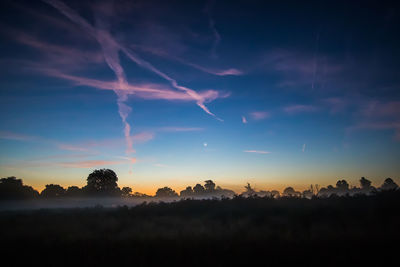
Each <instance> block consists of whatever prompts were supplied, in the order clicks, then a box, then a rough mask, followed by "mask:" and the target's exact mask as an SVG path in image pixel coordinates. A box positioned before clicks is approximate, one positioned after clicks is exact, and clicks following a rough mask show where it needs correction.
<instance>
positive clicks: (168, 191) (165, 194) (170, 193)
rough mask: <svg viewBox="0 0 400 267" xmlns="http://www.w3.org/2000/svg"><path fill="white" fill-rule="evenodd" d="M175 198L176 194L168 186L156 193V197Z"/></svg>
mask: <svg viewBox="0 0 400 267" xmlns="http://www.w3.org/2000/svg"><path fill="white" fill-rule="evenodd" d="M177 196H178V194H177V193H176V192H175V191H174V190H172V189H171V188H169V187H168V186H165V187H163V188H159V189H158V190H157V192H156V197H177Z"/></svg>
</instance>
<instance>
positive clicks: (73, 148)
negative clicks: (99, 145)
mask: <svg viewBox="0 0 400 267" xmlns="http://www.w3.org/2000/svg"><path fill="white" fill-rule="evenodd" d="M58 148H59V149H61V150H68V151H82V152H85V151H88V148H85V147H80V146H73V145H68V144H59V145H58Z"/></svg>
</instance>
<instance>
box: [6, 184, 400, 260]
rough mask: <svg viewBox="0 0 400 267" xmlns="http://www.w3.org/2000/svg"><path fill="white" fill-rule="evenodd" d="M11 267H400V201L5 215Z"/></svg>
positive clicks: (235, 203) (388, 195) (253, 202)
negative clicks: (347, 266)
mask: <svg viewBox="0 0 400 267" xmlns="http://www.w3.org/2000/svg"><path fill="white" fill-rule="evenodd" d="M0 238H1V239H0V240H1V246H2V248H1V261H2V262H5V261H6V260H10V264H9V263H7V264H6V265H2V266H22V265H35V266H36V265H37V264H39V265H38V266H106V265H109V266H117V265H129V266H155V265H157V266H236V265H243V266H253V265H259V266H282V265H294V266H296V265H297V266H299V265H306V266H315V265H318V266H338V265H339V266H343V265H353V266H361V265H376V266H395V265H396V264H394V261H395V262H399V252H400V192H399V191H392V192H383V193H378V194H376V195H373V196H354V197H330V198H325V199H312V200H308V199H299V198H281V199H269V198H257V197H255V198H247V199H246V198H241V197H237V198H234V199H224V200H185V201H179V202H173V203H159V204H155V203H151V204H143V205H139V206H136V207H132V208H128V207H120V208H101V207H99V208H83V209H49V210H31V211H3V212H0Z"/></svg>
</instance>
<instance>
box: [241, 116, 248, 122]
mask: <svg viewBox="0 0 400 267" xmlns="http://www.w3.org/2000/svg"><path fill="white" fill-rule="evenodd" d="M242 122H243V123H244V124H246V123H247V119H246V117H245V116H242Z"/></svg>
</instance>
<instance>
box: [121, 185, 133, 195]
mask: <svg viewBox="0 0 400 267" xmlns="http://www.w3.org/2000/svg"><path fill="white" fill-rule="evenodd" d="M131 194H132V188H130V187H127V186H125V187H122V189H121V195H122V196H123V197H129V196H130V195H131Z"/></svg>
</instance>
